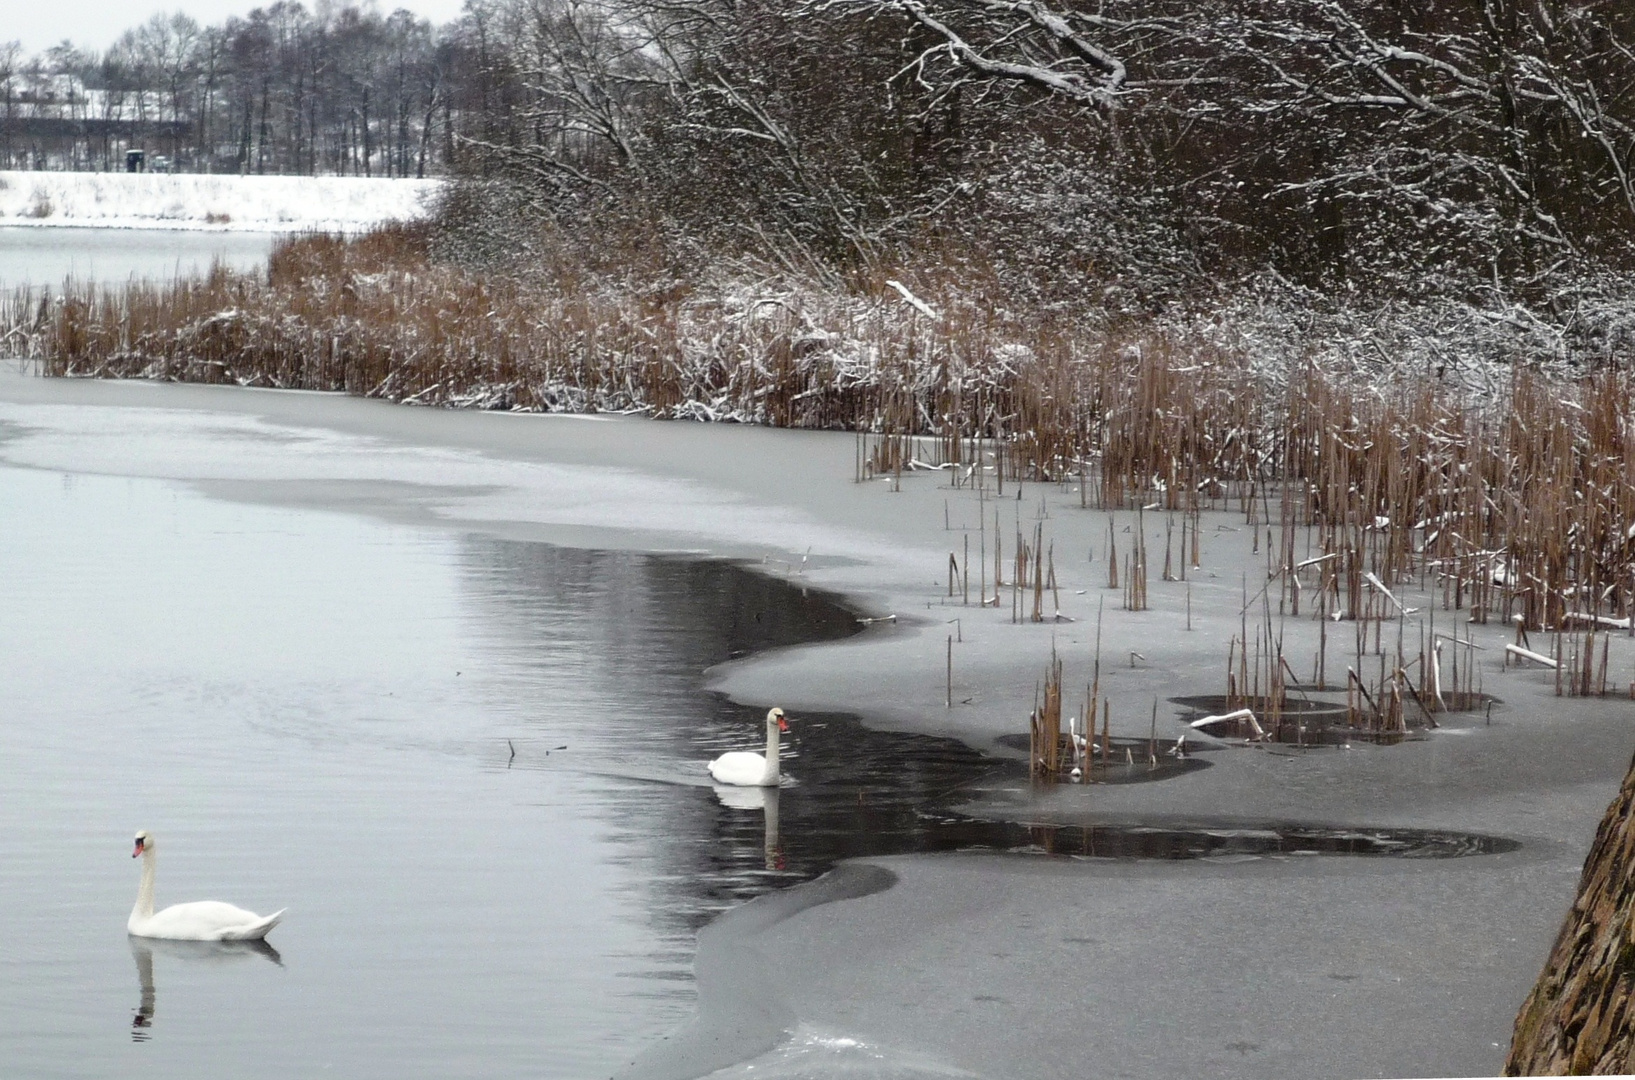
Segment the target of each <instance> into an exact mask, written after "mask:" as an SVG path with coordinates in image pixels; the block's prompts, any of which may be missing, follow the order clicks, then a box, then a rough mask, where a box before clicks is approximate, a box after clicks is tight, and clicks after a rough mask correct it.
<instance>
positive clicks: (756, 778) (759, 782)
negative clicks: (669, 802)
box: [710, 709, 789, 787]
mask: <svg viewBox="0 0 1635 1080" xmlns="http://www.w3.org/2000/svg"><path fill="white" fill-rule="evenodd" d="M788 730H789V722H788V721H786V720H785V719H784V718H783V710H782V709H771V710H769V711H768V712H767V714H766V756H765V757H762V756H761V755H760V754H757V753H754V752H752V751H749V750H734V751H733V752H732V753H730V754H722V755H721V756H720V757H718V758H716V759H715V760H714V761H712V762H710V775H711V776H713V777H715V782H716V783H718V784H734V785H737V786H738V787H776V786H777V784H778V736H779V735H780V734H781V733H782V732H785V731H788Z"/></svg>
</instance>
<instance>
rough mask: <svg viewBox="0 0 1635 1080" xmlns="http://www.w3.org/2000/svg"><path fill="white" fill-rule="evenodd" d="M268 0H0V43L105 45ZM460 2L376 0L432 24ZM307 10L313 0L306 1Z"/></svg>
mask: <svg viewBox="0 0 1635 1080" xmlns="http://www.w3.org/2000/svg"><path fill="white" fill-rule="evenodd" d="M270 3H272V0H259V2H258V0H178V2H174V3H168V4H167V3H162V2H160V3H154V2H149V0H0V41H21V42H22V43H23V48H24V49H26V50H28V51H29V52H31V53H34V52H39V51H40V50H41V49H45V48H48V47H50V46H52V45H55V44H56V43H57V42H59V41H61V40H62V39H63V38H67V39H68V40H70V41H72V42H73V43H74V44H75V45H80V46H84V47H88V48H94V49H105V48H107V47H108V46H109V45H111V44H113V41H114V39H115V38H117V37H118V36H119V35H120V34H122V33H124V32H125V30H126V29H128V28H129V27H132V26H136V25H137V24H139V23H144V22H147V21H148V19H150V18H151V17H152V16H153V15H155V14H156V13H158V12H161V11H164V12H170V11H185V12H187V13H188V14H189V15H191V16H193V17H194V18H195V19H197V20H199V21H200V22H201V23H216V22H221V21H222V20H223V19H225V18H227V16H229V15H243V14H245V13H247V12H248V11H250V10H251V9H252V8H257V7H266V6H267V5H268V4H270ZM460 4H461V0H381V2H380V4H379V5H378V6H379V7H380V9H381V10H382V11H392V10H395V9H396V8H400V7H405V8H408V9H409V10H410V11H412V12H414V13H415V14H416V15H419V16H421V17H422V18H427V19H430V20H432V21H433V22H435V23H443V22H448V21H449V20H451V19H453V18H455V17H456V16H457V15H459V14H460ZM306 6H307V8H308V10H310V9H311V8H312V7H313V6H314V0H306Z"/></svg>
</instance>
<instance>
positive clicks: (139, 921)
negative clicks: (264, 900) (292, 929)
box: [125, 831, 289, 941]
mask: <svg viewBox="0 0 1635 1080" xmlns="http://www.w3.org/2000/svg"><path fill="white" fill-rule="evenodd" d="M138 855H140V856H142V884H141V886H140V887H139V888H138V889H137V890H136V906H135V907H133V908H132V909H131V918H130V921H129V922H127V923H126V924H125V929H126V930H127V931H129V932H130V933H131V934H133V935H135V936H136V937H144V938H164V939H167V940H170V941H260V940H261V939H263V938H265V937H266V936H267V931H269V930H271V929H272V928H273V927H275V926H277V925H278V920H279V919H282V918H283V917H284V912H285V911H287V910H289V909H288V908H284V909H280V910H279V911H277V912H274V913H273V914H271V915H257V914H256V913H255V912H253V911H245V910H244V909H243V908H241V907H234V906H233V905H232V904H224V903H222V902H221V901H219V900H196V901H194V902H193V903H190V904H172V905H171V906H170V907H167V908H165V909H164V910H163V911H160V912H157V913H156V912H155V911H154V910H153V863H154V844H153V837H152V836H151V835H150V834H149V833H147V832H146V831H143V832H139V833H137V834H136V850H135V851H133V852H131V858H133V859H134V858H136V857H137V856H138Z"/></svg>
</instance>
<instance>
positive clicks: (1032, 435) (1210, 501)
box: [0, 226, 1635, 713]
mask: <svg viewBox="0 0 1635 1080" xmlns="http://www.w3.org/2000/svg"><path fill="white" fill-rule="evenodd" d="M426 250H427V245H426V241H425V239H424V236H423V234H422V233H420V232H419V231H417V229H416V228H415V227H413V226H398V227H389V228H385V229H381V230H378V231H376V232H373V233H370V234H367V235H365V236H362V237H359V238H356V239H354V240H350V241H346V240H341V239H338V238H333V237H328V236H322V235H313V236H305V237H298V238H295V239H292V240H288V241H286V242H284V243H282V244H280V245H279V246H278V248H277V249H276V250H275V251H274V253H273V256H272V258H271V260H270V262H269V267H268V271H267V274H266V275H265V276H264V277H263V276H260V275H255V274H238V273H234V272H231V271H228V270H226V269H223V268H220V267H218V268H216V269H214V270H212V271H211V272H210V273H209V274H207V275H205V276H203V277H200V278H196V279H188V280H180V281H175V282H171V283H168V284H150V283H140V282H136V283H131V284H128V285H123V286H117V287H99V286H89V285H75V284H72V283H70V284H68V285H66V286H65V287H64V289H63V290H61V292H60V293H57V294H53V295H50V296H43V295H14V296H12V297H10V298H7V299H6V300H5V301H4V303H3V304H0V349H3V350H5V351H7V352H10V353H11V354H12V355H18V356H26V357H30V358H32V359H34V360H35V361H36V362H37V363H38V364H39V365H40V367H41V369H42V370H43V371H44V372H45V373H46V374H49V375H58V376H107V377H127V378H157V379H175V380H189V381H201V382H215V383H240V384H244V385H255V386H272V387H290V388H303V389H322V390H344V391H347V392H350V393H354V394H360V395H365V396H371V397H379V398H385V399H389V400H393V401H400V402H405V403H412V404H422V405H449V406H463V407H477V408H491V409H525V410H551V411H629V412H644V413H647V414H649V415H653V416H656V417H665V418H675V419H698V420H731V421H740V422H750V423H761V424H771V425H776V426H788V427H809V428H831V429H851V430H855V431H857V432H859V446H858V455H857V460H858V470H857V475H858V479H866V478H868V477H869V476H881V475H889V476H892V477H894V478H897V479H899V480H900V478H901V476H902V474H903V473H905V472H909V471H912V470H916V469H922V468H932V469H945V470H947V471H948V474H949V478H950V481H951V483H953V484H954V485H957V486H975V487H977V488H978V490H979V492H983V491H986V490H988V489H989V488H991V489H992V491H993V493H994V494H996V495H999V496H1003V495H1004V494H1005V485H1006V484H1007V483H1016V482H1019V481H1024V482H1028V483H1049V484H1056V485H1060V486H1061V487H1063V488H1064V489H1073V488H1075V487H1076V488H1077V495H1078V501H1079V502H1080V504H1081V505H1083V506H1086V507H1095V508H1101V509H1107V510H1118V509H1123V510H1131V511H1135V512H1137V513H1140V512H1141V511H1143V510H1145V509H1152V510H1155V511H1162V512H1164V513H1165V514H1166V515H1178V516H1180V517H1181V520H1182V523H1183V530H1182V541H1181V549H1182V554H1181V561H1182V565H1183V573H1184V567H1185V566H1186V565H1187V564H1189V563H1190V564H1191V565H1196V564H1197V561H1198V553H1199V538H1198V532H1199V528H1200V518H1199V515H1200V513H1201V512H1202V511H1204V510H1224V509H1231V510H1234V511H1235V512H1237V513H1240V514H1242V515H1243V519H1244V525H1245V527H1246V528H1248V529H1250V530H1252V535H1253V537H1254V541H1253V542H1254V550H1255V552H1256V553H1261V552H1262V547H1261V545H1262V542H1263V541H1264V545H1265V548H1264V552H1263V554H1264V557H1265V559H1266V572H1267V578H1268V588H1270V589H1272V590H1274V591H1276V592H1277V593H1278V595H1279V600H1278V605H1279V611H1280V612H1281V611H1283V610H1284V606H1285V605H1286V604H1288V605H1292V606H1293V608H1294V611H1293V613H1294V614H1299V613H1300V606H1301V605H1302V604H1303V605H1305V609H1306V611H1307V613H1308V614H1309V615H1315V616H1318V617H1320V618H1323V619H1325V620H1332V619H1339V620H1352V621H1354V623H1355V624H1356V625H1357V626H1358V634H1359V635H1361V636H1360V637H1359V645H1362V644H1366V643H1365V642H1364V641H1363V640H1362V638H1363V637H1366V636H1367V634H1368V631H1369V630H1370V629H1371V630H1372V635H1373V637H1374V639H1375V640H1374V647H1375V650H1376V651H1378V650H1379V649H1380V646H1381V642H1380V635H1381V626H1382V624H1384V623H1387V622H1390V621H1392V620H1400V619H1402V618H1404V617H1405V612H1404V611H1403V610H1402V605H1401V603H1400V602H1399V601H1397V600H1396V594H1395V591H1394V590H1398V589H1399V587H1401V586H1404V585H1414V586H1416V587H1417V588H1418V589H1419V590H1420V591H1421V592H1422V593H1423V592H1430V593H1432V594H1435V595H1436V596H1437V597H1438V598H1439V600H1440V606H1441V607H1443V608H1444V609H1446V610H1450V611H1468V617H1469V618H1471V619H1474V620H1475V621H1477V622H1485V621H1487V620H1489V619H1490V618H1498V619H1504V620H1510V619H1518V621H1519V624H1520V625H1521V626H1522V627H1523V628H1525V629H1526V630H1530V631H1533V632H1535V633H1537V632H1539V631H1541V630H1543V631H1547V632H1549V633H1552V634H1554V635H1555V639H1556V640H1555V642H1554V643H1553V645H1552V647H1551V651H1552V652H1553V653H1554V654H1557V655H1556V659H1558V660H1559V661H1561V666H1560V668H1559V669H1558V670H1560V671H1561V678H1562V681H1563V692H1573V693H1576V692H1587V690H1588V688H1590V687H1592V686H1600V685H1602V679H1601V677H1600V673H1599V671H1598V670H1597V669H1598V667H1599V665H1600V658H1601V656H1602V655H1604V649H1597V648H1596V645H1597V643H1596V641H1595V639H1596V638H1597V637H1604V636H1605V635H1606V634H1608V633H1615V632H1624V633H1627V632H1629V630H1628V625H1629V624H1628V623H1627V622H1618V621H1619V620H1629V619H1631V617H1632V616H1635V431H1632V429H1631V425H1632V423H1635V421H1632V419H1631V418H1632V417H1635V377H1632V376H1631V375H1630V374H1629V372H1628V371H1627V370H1625V369H1624V368H1623V367H1621V366H1619V365H1617V364H1613V363H1610V362H1609V363H1606V364H1604V365H1603V366H1600V367H1596V368H1592V369H1589V370H1583V369H1570V368H1569V367H1568V366H1566V365H1564V364H1562V363H1559V362H1557V361H1556V360H1554V359H1552V360H1550V361H1549V362H1548V363H1546V364H1545V365H1543V366H1541V367H1538V368H1533V367H1528V366H1526V365H1524V364H1520V363H1507V365H1505V366H1497V365H1489V366H1488V367H1484V368H1483V369H1482V370H1481V372H1480V377H1479V378H1478V377H1475V376H1473V375H1472V373H1471V370H1470V369H1468V368H1467V369H1464V370H1463V371H1462V372H1455V373H1452V374H1450V370H1449V369H1447V368H1446V367H1442V366H1430V365H1420V364H1419V363H1418V362H1417V361H1415V362H1414V363H1411V364H1393V363H1392V362H1391V358H1390V357H1388V356H1384V357H1382V358H1381V361H1380V363H1379V366H1378V367H1377V368H1376V369H1375V370H1374V372H1373V375H1372V377H1362V373H1361V372H1360V369H1359V368H1358V366H1357V364H1356V363H1354V362H1348V363H1345V364H1340V365H1338V366H1335V365H1333V364H1329V363H1328V362H1327V361H1323V362H1319V361H1318V360H1315V359H1309V358H1308V359H1304V360H1299V359H1286V358H1283V357H1286V356H1288V355H1290V351H1289V350H1288V349H1287V348H1284V349H1283V350H1282V351H1279V350H1278V349H1272V348H1269V347H1266V348H1263V347H1262V345H1264V344H1265V343H1264V342H1263V341H1262V340H1261V338H1259V337H1255V336H1253V335H1248V334H1246V333H1245V334H1238V335H1234V333H1233V332H1232V331H1231V328H1230V327H1222V326H1219V325H1217V326H1215V328H1214V329H1213V330H1212V331H1210V332H1209V333H1203V332H1200V331H1198V330H1196V329H1195V328H1188V327H1187V326H1183V325H1180V324H1175V325H1171V326H1168V327H1167V328H1166V325H1162V324H1160V323H1158V322H1156V321H1155V322H1153V323H1150V324H1147V325H1143V326H1133V327H1127V328H1125V329H1123V330H1117V329H1109V328H1108V327H1107V326H1106V325H1103V324H1100V323H1095V322H1088V321H1087V322H1086V323H1085V324H1084V325H1083V326H1075V325H1070V324H1066V323H1064V322H1063V321H1062V320H1061V318H1059V317H1057V318H1054V319H1050V320H1047V319H1044V318H1031V317H1029V316H1027V315H1026V313H1021V314H1018V313H1014V312H1012V313H1004V312H996V311H995V310H994V309H993V308H992V307H991V306H989V305H985V304H983V303H979V302H976V301H973V300H969V299H965V300H962V299H961V294H960V293H959V291H958V290H957V289H955V288H953V287H952V286H950V287H948V288H946V289H944V290H941V291H940V292H939V291H938V290H933V289H929V288H926V287H923V286H919V285H917V286H916V288H915V296H916V297H917V298H923V299H921V302H920V303H919V304H913V303H909V302H906V301H905V300H904V298H903V295H902V290H901V288H887V287H885V286H879V287H874V286H871V285H867V284H864V285H862V286H859V287H857V288H855V289H853V290H850V291H847V290H845V289H841V288H839V287H838V286H833V285H831V286H828V287H819V286H816V285H809V284H806V285H803V284H800V283H793V284H791V283H789V282H781V283H780V282H767V281H761V282H756V283H752V284H745V283H743V282H741V281H739V282H731V281H729V282H725V283H714V284H693V285H689V286H677V285H674V284H668V285H650V284H642V283H640V282H637V283H623V284H620V283H617V282H613V283H610V282H608V281H607V280H606V279H604V278H593V277H590V276H587V275H577V276H576V274H575V273H574V272H573V271H571V270H558V271H554V272H551V273H542V274H540V275H538V276H535V277H531V278H530V277H523V276H501V275H485V274H482V273H479V272H476V271H472V270H469V269H464V268H461V267H458V266H451V265H445V264H439V263H436V262H434V261H433V260H431V259H430V258H429V257H428V256H427V254H426ZM892 280H894V281H895V280H897V279H895V278H894V279H892ZM900 284H901V283H900V282H899V285H900ZM927 308H930V309H931V310H932V311H933V312H934V317H933V315H928V314H926V309H927ZM1222 317H1223V318H1224V317H1225V316H1222ZM1245 318H1246V319H1247V318H1249V316H1248V315H1245ZM1256 325H1257V326H1258V327H1260V329H1257V330H1256V331H1255V333H1256V334H1261V335H1262V336H1263V334H1264V327H1265V325H1268V324H1267V322H1266V320H1264V319H1262V321H1261V322H1260V323H1258V324H1256ZM1233 342H1236V344H1234V343H1233ZM1256 342H1260V344H1256ZM1310 355H1321V351H1320V350H1316V351H1314V352H1313V353H1312V354H1310ZM1415 355H1418V354H1415ZM1269 357H1270V358H1269ZM1354 359H1355V358H1353V360H1354ZM1455 374H1457V375H1458V377H1457V378H1456V377H1454V375H1455ZM980 512H981V511H980V510H979V513H980ZM983 519H984V524H983V534H982V536H981V537H980V538H979V544H978V554H977V558H978V566H979V574H978V596H979V600H980V602H981V603H982V604H983V605H985V606H986V605H989V604H997V603H998V602H1000V597H999V589H1000V586H1001V585H1002V584H1003V582H1002V581H1001V576H1002V571H1003V568H1004V561H1003V555H1004V554H1012V555H1014V556H1015V560H1014V561H1015V566H1014V567H1013V569H1012V578H1013V580H1012V582H1011V585H1012V588H1013V593H1014V595H1013V607H1014V610H1015V612H1016V614H1015V617H1016V618H1017V619H1022V618H1024V617H1027V618H1030V619H1039V618H1042V617H1043V612H1042V597H1043V591H1044V588H1045V587H1046V586H1045V584H1044V582H1046V581H1047V580H1048V575H1047V574H1046V572H1045V571H1046V569H1047V567H1046V565H1043V564H1042V563H1041V559H1042V558H1043V560H1044V564H1048V562H1049V558H1048V549H1046V550H1043V551H1041V548H1043V547H1044V544H1043V537H1042V535H1036V536H1035V537H1034V542H1033V544H1032V545H1028V544H1027V543H1026V540H1027V538H1026V537H1023V536H1019V537H1017V538H1016V544H1015V547H1014V548H1013V549H1012V551H1011V552H1008V553H1007V552H1005V551H1004V548H1005V546H1006V545H1005V544H1004V543H1003V542H1002V538H1001V536H1000V533H999V529H998V526H997V523H995V526H994V528H993V530H992V533H991V537H990V535H989V533H988V530H987V524H988V523H987V522H986V515H985V514H984V515H983ZM1302 531H1303V535H1304V538H1305V539H1304V543H1305V549H1303V550H1296V547H1297V544H1298V540H1297V537H1299V536H1300V535H1301V534H1302ZM990 539H991V541H992V551H993V555H992V558H993V568H992V569H993V580H994V585H995V590H994V593H993V594H992V596H991V597H990V595H989V594H988V593H987V585H986V577H987V570H986V560H987V558H988V549H989V540H990ZM1113 539H1114V540H1116V536H1115V537H1114V538H1113ZM1189 547H1190V551H1188V550H1187V549H1188V548H1189ZM1166 549H1167V545H1166ZM1114 551H1115V549H1114V547H1113V545H1112V543H1111V542H1110V543H1109V560H1108V563H1109V565H1108V573H1109V577H1110V580H1109V584H1110V585H1112V586H1113V587H1119V582H1120V581H1121V580H1122V582H1123V584H1122V588H1123V589H1124V592H1125V606H1127V607H1129V608H1131V609H1133V610H1140V609H1142V608H1144V607H1145V606H1146V590H1147V580H1148V571H1147V553H1146V550H1145V547H1144V540H1143V539H1140V538H1139V537H1137V538H1133V540H1132V545H1131V546H1130V548H1129V549H1128V550H1126V551H1123V552H1120V554H1122V555H1123V556H1124V557H1125V560H1126V561H1125V565H1123V566H1122V567H1121V566H1120V565H1119V563H1118V561H1117V560H1118V555H1116V554H1115V553H1114ZM1166 567H1167V568H1170V567H1169V559H1168V557H1167V555H1166ZM1170 569H1172V568H1170ZM1120 571H1122V574H1121V575H1120V577H1113V576H1112V575H1115V574H1119V573H1120ZM1029 578H1031V581H1029V580H1028V579H1029ZM1030 586H1031V592H1032V604H1031V605H1028V606H1027V608H1028V610H1026V614H1025V615H1024V608H1025V599H1024V597H1023V596H1022V591H1023V590H1024V589H1027V588H1029V587H1030ZM1314 594H1315V595H1314ZM1608 620H1611V621H1612V622H1613V623H1615V624H1616V625H1617V627H1618V628H1615V627H1614V625H1612V624H1609V621H1608ZM1259 636H1260V643H1259V645H1258V648H1259V649H1261V650H1262V654H1263V655H1269V656H1272V657H1273V658H1275V660H1276V663H1271V664H1269V666H1268V667H1266V668H1264V669H1262V670H1263V675H1262V680H1261V682H1262V686H1263V687H1280V686H1281V684H1282V683H1283V681H1284V679H1285V674H1286V668H1287V663H1286V661H1285V660H1284V659H1283V658H1282V656H1281V654H1280V646H1276V645H1275V644H1274V643H1273V642H1272V640H1271V637H1270V635H1269V634H1261V635H1259ZM1256 647H1257V646H1256V645H1255V643H1254V640H1253V638H1252V637H1251V636H1250V635H1249V634H1248V633H1247V628H1246V629H1245V633H1244V635H1243V636H1242V637H1241V639H1240V642H1239V645H1238V649H1239V650H1246V649H1253V648H1256ZM1326 648H1327V645H1326V636H1325V644H1324V646H1323V647H1322V648H1321V649H1320V650H1319V656H1318V657H1317V662H1316V664H1315V665H1314V667H1315V669H1316V674H1317V676H1318V679H1319V681H1321V679H1322V674H1323V672H1324V670H1325V657H1324V656H1323V655H1322V654H1323V653H1324V652H1325V651H1326ZM1240 655H1241V653H1240ZM1448 659H1449V660H1450V661H1451V660H1452V659H1453V657H1452V655H1451V654H1450V655H1449V657H1448ZM1415 665H1421V666H1417V667H1416V666H1415ZM1429 665H1430V660H1429V659H1428V658H1426V656H1425V654H1424V652H1423V650H1421V659H1420V660H1417V661H1414V663H1405V664H1400V665H1397V667H1399V668H1400V669H1401V670H1402V671H1403V673H1404V674H1403V679H1404V680H1408V679H1409V676H1408V675H1407V674H1406V673H1407V671H1408V670H1409V669H1413V670H1416V671H1418V672H1419V675H1417V676H1414V677H1412V679H1411V681H1405V682H1402V685H1401V687H1399V690H1401V691H1403V692H1406V693H1408V696H1409V697H1410V698H1413V697H1415V696H1416V695H1420V694H1421V690H1420V689H1419V687H1421V686H1422V685H1423V684H1424V683H1425V680H1426V672H1427V671H1428V670H1429ZM1467 667H1468V665H1467ZM1239 674H1240V675H1244V676H1247V677H1248V679H1249V683H1250V684H1251V685H1248V686H1245V685H1243V684H1241V683H1240V684H1239V685H1238V686H1237V687H1236V688H1235V689H1234V690H1233V691H1230V692H1229V696H1234V697H1235V696H1239V695H1241V696H1245V697H1251V696H1253V697H1265V696H1267V695H1266V693H1265V691H1264V689H1263V690H1260V691H1257V690H1256V689H1255V687H1254V686H1253V685H1252V684H1253V683H1254V682H1255V681H1256V680H1255V677H1254V675H1253V674H1252V673H1251V672H1248V671H1240V673H1239ZM1394 679H1395V675H1394V674H1393V673H1392V671H1390V670H1387V671H1386V672H1385V676H1384V678H1383V680H1382V681H1379V682H1375V683H1374V686H1375V688H1376V689H1375V690H1374V691H1371V694H1377V693H1379V692H1381V691H1383V690H1385V689H1388V688H1385V687H1384V686H1383V683H1384V682H1391V681H1393V680H1394ZM1452 689H1453V690H1456V691H1458V692H1462V693H1463V692H1469V691H1471V690H1472V689H1473V688H1471V687H1469V686H1465V685H1460V686H1457V687H1453V688H1452ZM1443 692H1444V698H1446V695H1447V693H1448V692H1449V688H1448V687H1446V686H1444V687H1443ZM1274 696H1275V695H1274ZM1374 705H1375V711H1376V713H1378V712H1381V711H1382V709H1381V707H1380V705H1379V702H1378V700H1377V698H1376V700H1375V702H1374ZM1392 708H1394V707H1387V708H1385V709H1384V710H1383V711H1384V712H1387V713H1389V712H1391V709H1392Z"/></svg>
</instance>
